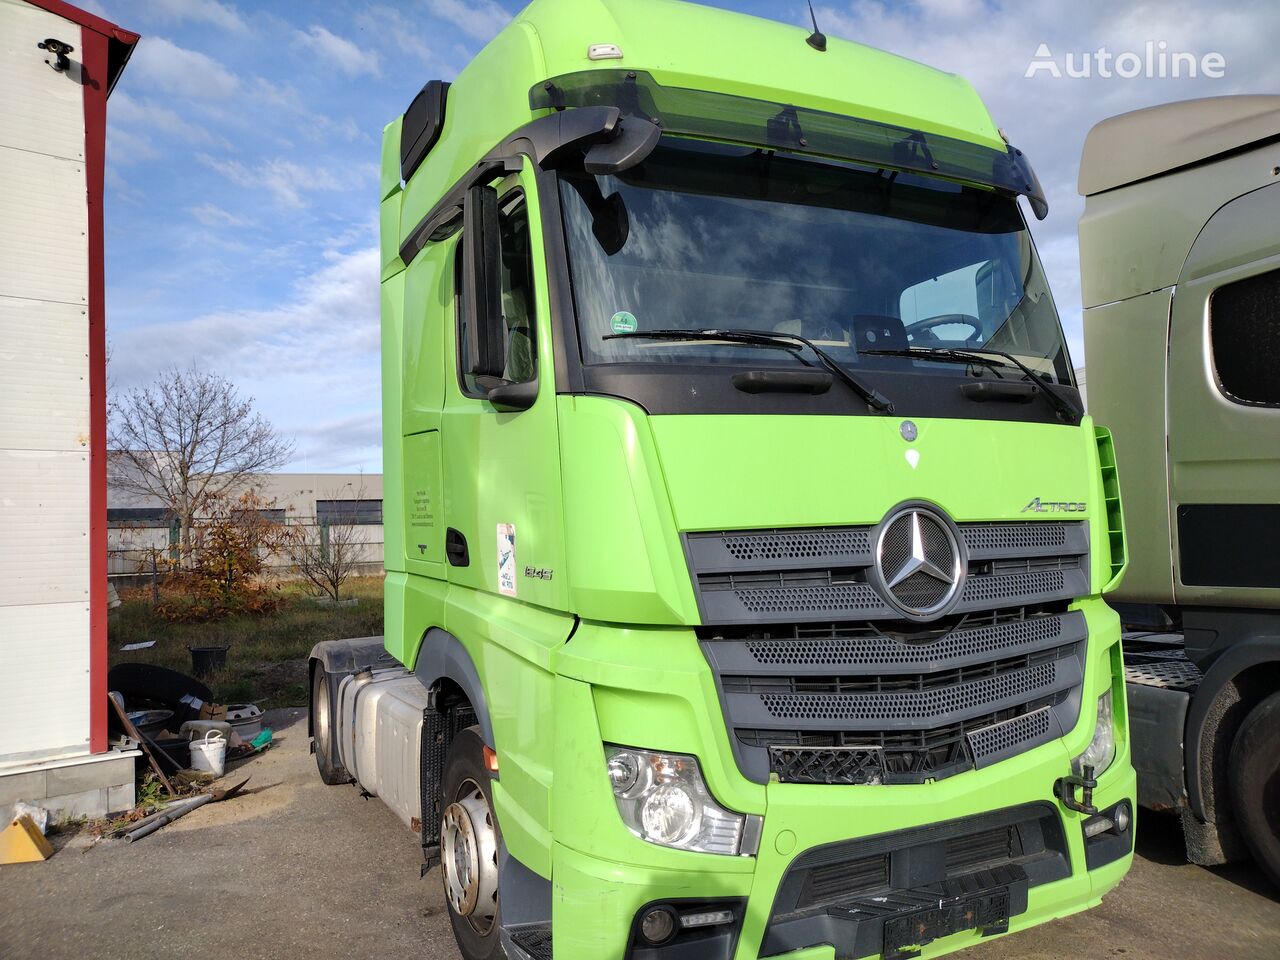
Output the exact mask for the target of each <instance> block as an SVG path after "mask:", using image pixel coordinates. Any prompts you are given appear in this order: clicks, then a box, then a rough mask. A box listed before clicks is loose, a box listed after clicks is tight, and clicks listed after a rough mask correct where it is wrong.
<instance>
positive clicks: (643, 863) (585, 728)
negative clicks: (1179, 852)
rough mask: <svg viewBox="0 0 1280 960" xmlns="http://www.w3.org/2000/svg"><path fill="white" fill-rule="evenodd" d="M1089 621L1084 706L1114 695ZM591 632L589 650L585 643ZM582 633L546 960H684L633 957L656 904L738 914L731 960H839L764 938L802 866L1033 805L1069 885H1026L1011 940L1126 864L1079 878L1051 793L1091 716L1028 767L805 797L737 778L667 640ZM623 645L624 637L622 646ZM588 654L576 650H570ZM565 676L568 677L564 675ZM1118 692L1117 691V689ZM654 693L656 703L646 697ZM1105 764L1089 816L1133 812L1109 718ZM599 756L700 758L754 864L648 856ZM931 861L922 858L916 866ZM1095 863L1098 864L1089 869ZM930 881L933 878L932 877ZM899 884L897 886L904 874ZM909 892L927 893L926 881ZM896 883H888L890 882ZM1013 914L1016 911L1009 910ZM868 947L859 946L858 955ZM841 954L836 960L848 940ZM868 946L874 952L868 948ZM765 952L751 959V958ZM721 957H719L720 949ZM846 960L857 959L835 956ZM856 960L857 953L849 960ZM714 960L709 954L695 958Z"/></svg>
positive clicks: (957, 936) (1103, 645)
mask: <svg viewBox="0 0 1280 960" xmlns="http://www.w3.org/2000/svg"><path fill="white" fill-rule="evenodd" d="M1079 606H1080V608H1081V609H1084V610H1085V612H1086V615H1087V616H1088V618H1089V621H1090V624H1089V626H1090V630H1089V634H1090V638H1091V639H1090V642H1089V652H1088V663H1087V667H1086V676H1085V680H1084V702H1085V703H1092V702H1094V700H1096V697H1097V696H1098V695H1100V694H1101V692H1102V691H1104V690H1105V689H1106V688H1107V686H1108V685H1112V686H1113V689H1114V688H1115V686H1116V684H1115V681H1114V678H1113V659H1118V657H1116V656H1115V654H1116V652H1115V651H1113V650H1112V647H1113V645H1114V644H1116V643H1118V642H1119V624H1118V621H1117V620H1116V618H1115V616H1114V614H1112V613H1111V611H1110V610H1109V609H1107V608H1106V607H1105V606H1104V605H1103V604H1101V603H1100V602H1096V601H1086V602H1084V603H1082V604H1080V605H1079ZM593 632H594V637H593ZM639 633H641V632H639V631H636V632H632V631H621V630H613V629H610V628H605V627H598V628H585V625H584V629H582V630H580V631H579V633H578V635H577V636H575V638H574V644H573V646H576V648H577V649H576V650H574V651H573V653H574V657H575V658H576V659H574V660H566V661H562V662H561V663H560V664H559V665H558V666H559V667H560V668H561V670H560V673H561V675H560V676H559V677H557V680H556V683H557V695H556V704H557V708H556V713H557V716H556V721H555V722H556V732H557V743H558V744H559V745H560V750H559V751H558V756H557V764H556V770H555V778H554V781H553V783H554V787H553V799H552V816H553V836H554V837H555V842H554V844H553V851H552V883H553V887H554V896H553V931H554V940H555V955H556V957H557V958H558V960H577V958H583V960H586V958H591V960H622V958H628V960H649V958H652V960H658V958H666V957H671V958H673V960H674V958H677V957H681V954H679V953H673V952H670V951H669V949H668V950H664V951H660V952H659V951H654V952H641V951H637V950H635V949H631V948H629V941H630V939H631V937H632V928H633V924H634V921H635V918H636V914H637V911H639V910H640V909H641V908H642V907H644V906H645V905H647V904H652V903H654V902H655V901H667V900H672V901H678V900H697V901H709V900H717V899H722V900H726V901H727V900H737V899H743V900H745V904H746V906H745V912H744V918H743V920H742V923H741V927H740V929H739V930H738V931H737V934H736V937H735V938H734V939H733V942H732V954H731V955H732V956H733V957H734V958H737V960H748V958H756V957H759V956H769V955H776V954H777V953H780V952H781V951H780V950H779V949H778V947H779V945H780V944H783V943H784V942H785V943H786V945H787V946H788V949H790V950H792V951H793V952H789V953H787V956H788V957H789V958H792V960H809V958H819V957H823V958H831V957H835V956H837V954H836V951H835V949H834V948H833V946H831V945H829V944H824V943H822V942H820V941H815V942H813V943H804V942H802V940H797V939H795V938H794V937H792V938H789V939H788V938H780V937H779V936H777V935H776V933H777V931H776V929H775V930H774V931H773V933H774V934H775V935H773V936H770V923H771V920H774V919H775V911H776V910H779V909H780V908H779V903H780V901H779V896H780V894H779V891H780V890H782V889H783V887H784V882H785V880H786V877H787V874H788V871H789V870H791V869H792V868H793V866H795V865H796V863H797V860H798V859H799V858H800V857H802V856H803V855H804V854H805V853H806V852H807V851H813V850H815V849H817V848H822V847H828V846H830V845H836V844H847V843H848V842H849V841H850V840H851V839H858V838H888V840H887V848H894V844H895V838H898V839H900V840H902V841H903V843H900V844H898V846H903V845H904V844H905V845H910V844H908V843H907V841H912V840H913V839H915V838H918V835H919V834H920V831H921V828H924V827H929V826H931V825H937V824H940V823H942V822H959V823H964V822H966V821H972V820H973V819H974V818H981V817H983V816H984V815H989V814H991V812H992V811H996V810H1008V809H1013V808H1021V807H1030V806H1032V805H1034V806H1036V807H1037V808H1038V809H1041V810H1045V811H1048V812H1049V813H1050V814H1052V815H1053V816H1054V817H1056V819H1057V820H1058V821H1059V822H1060V824H1061V830H1062V834H1061V836H1062V844H1063V846H1064V851H1063V852H1064V855H1065V861H1066V863H1065V870H1066V873H1065V875H1062V874H1061V873H1060V874H1058V875H1057V876H1058V877H1059V878H1057V879H1053V878H1050V879H1045V878H1043V877H1042V878H1041V882H1036V883H1032V884H1028V886H1027V888H1026V908H1025V910H1022V911H1021V912H1018V913H1016V914H1015V915H1013V916H1011V917H1010V918H1009V922H1008V930H1009V931H1010V932H1012V931H1017V930H1021V929H1025V928H1027V927H1030V926H1034V925H1036V924H1038V923H1042V922H1044V921H1046V920H1050V919H1053V918H1055V917H1060V916H1065V915H1067V914H1071V913H1075V912H1077V911H1079V910H1083V909H1086V908H1087V907H1090V906H1093V905H1095V904H1096V903H1097V902H1098V901H1099V900H1100V899H1101V898H1102V896H1103V895H1104V894H1105V893H1107V892H1108V891H1110V890H1111V889H1112V888H1113V887H1114V886H1115V885H1116V884H1117V883H1118V882H1119V881H1120V879H1121V878H1122V877H1123V876H1124V874H1125V872H1126V871H1127V870H1128V867H1129V864H1130V862H1131V860H1132V853H1131V851H1132V834H1133V827H1130V828H1129V831H1128V833H1129V835H1130V839H1129V844H1128V847H1127V849H1128V851H1129V852H1127V853H1124V854H1123V855H1121V856H1120V857H1119V859H1115V860H1111V861H1110V862H1107V863H1105V864H1102V865H1100V866H1098V867H1097V868H1096V869H1093V870H1090V869H1088V867H1087V866H1086V859H1087V858H1086V849H1085V839H1084V835H1083V832H1082V824H1083V822H1084V820H1085V819H1087V818H1086V817H1085V816H1084V815H1083V814H1080V813H1076V812H1074V811H1071V810H1068V809H1066V808H1065V807H1063V805H1062V804H1061V803H1060V802H1058V800H1057V799H1056V798H1055V796H1054V789H1053V786H1054V782H1055V781H1056V780H1057V779H1058V778H1059V777H1062V776H1064V775H1065V774H1067V773H1069V772H1070V761H1071V757H1072V756H1074V755H1077V754H1079V753H1080V752H1081V751H1083V750H1084V748H1085V747H1086V746H1087V745H1088V743H1089V740H1090V738H1091V737H1092V734H1093V723H1094V716H1093V711H1090V710H1082V711H1081V718H1080V721H1079V722H1078V724H1077V726H1076V728H1075V729H1073V730H1072V731H1071V732H1070V733H1069V734H1068V736H1067V737H1065V738H1063V739H1061V740H1055V741H1052V742H1050V743H1047V744H1044V745H1043V746H1040V747H1036V748H1034V749H1032V750H1030V751H1027V752H1026V753H1024V754H1022V755H1019V756H1016V757H1013V758H1011V759H1008V760H1004V761H1002V762H1000V763H997V764H994V765H993V766H991V767H988V768H985V769H982V770H973V771H969V772H967V773H962V774H958V775H955V776H952V777H949V778H947V779H944V780H940V781H937V782H933V783H923V784H895V785H887V786H886V785H853V786H836V785H812V784H787V783H777V782H774V783H770V784H768V785H767V786H765V785H760V784H755V783H751V782H749V781H747V780H746V779H745V778H743V777H742V776H741V774H740V773H739V771H738V769H737V767H736V765H735V762H734V759H733V754H732V751H731V749H730V748H729V744H728V741H727V733H726V728H725V725H724V722H723V719H722V718H721V715H720V712H719V707H718V702H717V699H716V696H715V690H714V685H713V684H712V681H711V680H710V678H709V677H708V676H707V674H708V671H707V670H706V668H705V662H704V661H701V655H700V653H698V652H697V651H696V650H694V651H693V656H692V657H688V656H685V655H684V654H683V653H682V651H681V648H682V647H683V648H684V649H686V650H687V649H688V648H689V647H690V646H692V645H690V644H687V642H685V640H687V638H681V639H680V641H679V642H677V641H675V640H670V639H669V638H668V637H667V635H666V634H665V633H663V632H657V631H651V632H646V633H645V634H644V635H643V636H636V635H634V634H639ZM621 634H633V635H631V636H625V637H624V636H619V635H621ZM583 640H585V641H586V642H582V643H580V641H583ZM567 672H576V673H577V674H578V678H576V679H575V678H574V677H572V676H570V675H566V673H567ZM1119 687H1120V689H1121V690H1122V689H1123V686H1122V685H1119ZM654 691H662V692H661V693H657V692H654ZM1117 724H1118V729H1117V739H1118V751H1117V756H1116V758H1115V760H1114V762H1113V763H1112V765H1111V766H1110V768H1109V769H1108V770H1107V771H1106V772H1105V773H1104V774H1103V775H1102V776H1101V777H1099V778H1098V786H1097V788H1096V790H1095V791H1094V800H1093V802H1094V804H1095V805H1096V806H1097V807H1098V808H1099V809H1106V808H1109V807H1112V806H1113V805H1114V804H1116V803H1118V802H1120V801H1122V800H1128V801H1129V802H1130V803H1132V802H1133V799H1134V797H1135V792H1136V779H1135V775H1134V772H1133V769H1132V767H1131V765H1130V760H1129V751H1128V737H1127V726H1126V725H1127V718H1126V717H1125V716H1124V711H1123V710H1117ZM603 742H614V743H625V744H629V745H636V746H643V747H645V748H650V749H660V750H671V751H679V752H686V753H693V754H696V755H697V756H698V757H699V761H700V763H701V765H702V768H703V773H704V776H705V777H706V779H707V783H708V786H709V788H710V789H711V791H712V793H713V794H714V795H715V796H716V797H717V799H718V800H719V801H720V802H721V803H722V804H724V805H725V806H726V807H729V808H731V809H735V810H738V811H741V812H744V813H756V814H762V815H763V816H764V831H763V835H762V838H761V843H760V851H759V854H758V855H757V856H755V857H723V856H714V855H707V854H694V853H686V852H683V851H678V850H670V849H665V848H660V847H656V846H654V845H652V844H648V843H645V842H643V841H641V840H639V839H637V838H636V837H634V836H632V835H631V834H630V833H628V832H627V831H626V829H625V828H624V827H623V826H622V824H621V821H620V819H619V818H618V815H617V812H616V808H615V805H614V802H613V797H612V794H611V792H610V791H609V787H608V783H607V781H606V778H605V777H604V775H603V771H604V760H603V751H602V747H601V744H602V743H603ZM926 859H927V858H926ZM1093 860H1094V862H1097V858H1096V856H1095V857H1094V858H1093ZM935 872H936V871H935ZM896 876H897V878H903V877H906V878H909V877H910V876H911V875H910V873H907V874H902V873H901V868H899V873H898V874H897V875H896ZM917 879H922V880H925V879H929V877H928V871H927V870H926V871H925V873H924V874H921V875H920V876H919V877H918V878H917ZM897 882H898V880H897V879H895V881H894V883H895V884H896V883H897ZM1015 906H1021V902H1020V900H1019V901H1018V902H1017V903H1016V904H1015ZM865 936H866V935H864V937H863V941H862V942H865ZM981 936H982V934H981V933H980V932H978V931H975V930H964V931H961V932H958V933H954V934H951V935H946V936H941V937H939V938H938V939H935V940H933V941H932V942H931V943H929V944H927V945H926V946H924V948H923V950H922V952H921V954H920V955H921V956H924V957H931V956H938V955H940V954H943V953H947V952H950V951H953V950H957V949H960V948H962V947H964V946H967V945H969V944H972V943H974V942H977V941H978V940H979V939H981ZM845 942H846V951H847V949H848V947H847V943H848V940H847V938H846V941H845ZM877 942H878V941H877ZM762 950H763V952H762ZM718 955H719V956H725V957H727V956H729V955H730V954H729V952H728V951H727V950H726V951H725V952H723V953H719V954H718ZM842 955H843V956H858V955H860V954H857V953H848V952H845V953H844V954H842ZM861 955H865V954H861ZM700 956H701V957H705V960H713V958H714V955H710V954H706V953H705V952H704V953H703V954H702V955H700Z"/></svg>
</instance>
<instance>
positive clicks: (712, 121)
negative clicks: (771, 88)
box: [529, 70, 1049, 220]
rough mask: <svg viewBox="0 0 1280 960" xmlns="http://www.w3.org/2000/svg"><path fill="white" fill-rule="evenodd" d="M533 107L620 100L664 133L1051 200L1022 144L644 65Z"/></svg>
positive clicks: (1043, 210) (1041, 213)
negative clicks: (728, 87)
mask: <svg viewBox="0 0 1280 960" xmlns="http://www.w3.org/2000/svg"><path fill="white" fill-rule="evenodd" d="M529 105H530V107H531V108H533V109H534V110H544V109H555V110H564V109H567V108H571V107H599V106H613V107H618V108H620V109H621V110H622V112H623V115H624V116H625V115H627V114H631V115H635V116H641V117H645V118H647V119H649V120H652V121H654V122H655V123H658V124H660V125H661V127H662V131H663V133H667V134H673V135H676V136H688V137H701V138H706V139H712V140H725V141H730V142H735V143H745V144H754V145H757V146H762V147H768V148H772V149H776V150H784V151H788V152H792V153H811V154H816V155H819V156H825V157H834V158H837V159H841V160H851V161H855V162H858V163H866V164H871V165H874V166H879V167H888V168H892V169H896V170H910V171H913V172H919V173H924V174H929V175H932V176H937V177H944V178H946V179H949V180H959V181H962V182H965V183H974V184H981V185H985V186H989V187H992V188H994V189H996V190H1000V191H1002V192H1006V193H1009V194H1013V195H1021V196H1024V197H1026V198H1027V200H1028V201H1029V202H1030V204H1031V209H1032V211H1033V212H1034V213H1035V215H1036V219H1038V220H1043V219H1044V218H1045V217H1046V216H1047V215H1048V213H1049V203H1048V201H1047V200H1046V199H1045V196H1044V190H1043V189H1041V187H1040V181H1039V180H1038V179H1037V178H1036V175H1035V172H1034V171H1033V170H1032V169H1031V164H1030V163H1029V162H1028V161H1027V158H1026V157H1025V156H1024V155H1023V153H1022V151H1021V150H1018V149H1016V148H1014V147H1008V148H1007V149H1006V150H1003V151H1001V150H993V149H992V148H990V147H984V146H982V145H980V144H976V143H970V142H968V141H966V140H957V139H956V138H954V137H945V136H941V135H938V134H932V133H923V132H921V131H919V130H911V129H908V128H907V127H899V126H894V125H893V124H888V123H878V122H876V121H874V120H860V119H858V118H856V117H844V116H840V115H839V114H835V113H826V112H824V111H821V110H810V109H807V108H805V107H796V106H792V105H789V104H783V103H774V102H771V101H768V100H756V99H754V98H750V97H738V96H733V95H730V94H724V93H712V92H710V91H707V90H691V89H687V88H684V87H668V86H663V85H662V84H660V83H658V82H657V81H656V80H654V79H653V77H652V76H650V75H649V74H648V73H645V72H644V71H637V70H587V71H583V72H580V73H568V74H563V75H562V76H559V77H553V78H552V79H550V80H547V81H545V82H543V83H538V84H535V85H534V86H533V87H532V88H530V90H529Z"/></svg>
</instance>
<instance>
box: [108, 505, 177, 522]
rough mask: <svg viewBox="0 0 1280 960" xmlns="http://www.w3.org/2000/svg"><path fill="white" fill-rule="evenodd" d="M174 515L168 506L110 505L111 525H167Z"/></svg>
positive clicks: (109, 518)
mask: <svg viewBox="0 0 1280 960" xmlns="http://www.w3.org/2000/svg"><path fill="white" fill-rule="evenodd" d="M173 519H174V516H173V514H172V513H171V512H170V511H169V509H168V508H167V507H108V508H107V526H109V527H167V526H169V524H170V523H172V522H173Z"/></svg>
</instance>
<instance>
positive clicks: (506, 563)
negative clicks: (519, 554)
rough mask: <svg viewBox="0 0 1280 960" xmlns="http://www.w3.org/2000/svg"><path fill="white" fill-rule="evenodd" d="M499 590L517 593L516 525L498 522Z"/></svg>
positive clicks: (509, 595)
mask: <svg viewBox="0 0 1280 960" xmlns="http://www.w3.org/2000/svg"><path fill="white" fill-rule="evenodd" d="M498 592H499V593H501V594H505V595H506V596H508V597H514V596H515V595H516V525H515V524H514V523H500V524H498Z"/></svg>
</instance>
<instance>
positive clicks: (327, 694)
mask: <svg viewBox="0 0 1280 960" xmlns="http://www.w3.org/2000/svg"><path fill="white" fill-rule="evenodd" d="M333 693H334V683H333V679H332V677H330V675H329V673H328V672H327V671H326V670H325V668H324V667H323V666H321V665H320V664H318V663H317V664H316V669H315V673H314V674H313V676H312V678H311V735H312V738H313V739H314V740H315V755H316V769H317V770H318V771H320V780H321V781H322V782H324V783H328V784H335V783H350V782H351V775H350V774H349V773H347V770H346V768H345V767H344V766H343V765H342V761H340V760H339V759H338V744H337V741H336V738H335V736H334V730H335V729H336V717H335V712H334V696H333Z"/></svg>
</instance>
